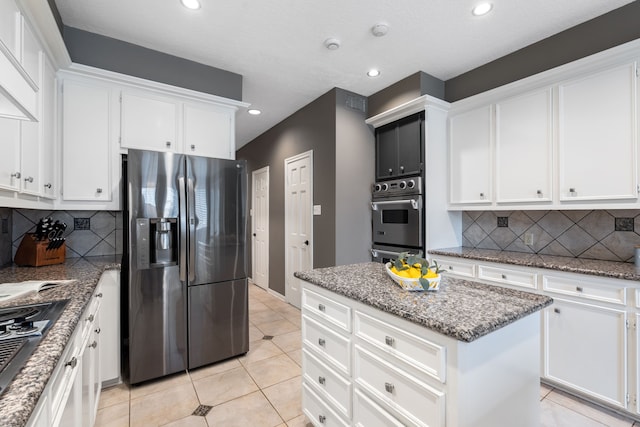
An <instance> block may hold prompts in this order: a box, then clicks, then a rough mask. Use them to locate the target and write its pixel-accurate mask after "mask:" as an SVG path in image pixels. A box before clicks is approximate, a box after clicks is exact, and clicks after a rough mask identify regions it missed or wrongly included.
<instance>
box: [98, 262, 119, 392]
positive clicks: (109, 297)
mask: <svg viewBox="0 0 640 427" xmlns="http://www.w3.org/2000/svg"><path fill="white" fill-rule="evenodd" d="M98 286H99V287H100V293H102V304H101V305H100V330H101V332H100V376H101V378H100V379H101V381H102V383H103V384H105V385H110V384H115V383H117V382H118V380H119V379H120V357H119V354H120V273H119V272H118V271H115V270H109V271H105V272H104V273H102V277H100V284H99V285H98Z"/></svg>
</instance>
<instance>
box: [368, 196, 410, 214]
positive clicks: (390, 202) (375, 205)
mask: <svg viewBox="0 0 640 427" xmlns="http://www.w3.org/2000/svg"><path fill="white" fill-rule="evenodd" d="M420 202H421V200H420V199H417V200H416V199H408V200H388V201H384V202H371V209H372V210H374V211H377V210H378V206H379V205H407V204H410V205H411V208H413V209H416V210H418V209H420V208H421V207H422V206H421V205H422V203H420Z"/></svg>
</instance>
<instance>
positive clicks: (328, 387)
mask: <svg viewBox="0 0 640 427" xmlns="http://www.w3.org/2000/svg"><path fill="white" fill-rule="evenodd" d="M302 366H304V369H303V372H304V380H305V381H307V382H308V383H309V385H310V386H312V388H314V389H315V391H317V392H318V394H319V395H320V396H322V398H323V400H329V401H330V402H331V404H332V405H333V406H335V407H336V408H337V409H338V410H339V411H340V412H341V413H342V415H344V416H345V417H347V418H351V383H350V382H349V381H347V380H345V379H344V378H343V377H342V376H341V375H340V374H338V373H337V372H336V371H334V370H333V369H331V368H329V367H328V366H327V365H325V364H324V363H322V362H321V361H320V360H319V359H318V358H317V357H315V356H313V355H312V354H311V353H309V351H307V350H303V351H302Z"/></svg>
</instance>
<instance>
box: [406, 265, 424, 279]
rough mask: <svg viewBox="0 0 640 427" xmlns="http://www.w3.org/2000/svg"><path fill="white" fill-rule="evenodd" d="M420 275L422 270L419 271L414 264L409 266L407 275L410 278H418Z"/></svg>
mask: <svg viewBox="0 0 640 427" xmlns="http://www.w3.org/2000/svg"><path fill="white" fill-rule="evenodd" d="M418 265H420V264H418ZM421 275H422V272H421V271H420V268H416V267H415V266H414V267H411V268H410V269H409V277H410V278H412V279H418V278H420V276H421Z"/></svg>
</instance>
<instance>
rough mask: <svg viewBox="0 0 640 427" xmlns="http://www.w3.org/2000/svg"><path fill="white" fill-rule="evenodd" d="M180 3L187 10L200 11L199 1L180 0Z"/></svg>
mask: <svg viewBox="0 0 640 427" xmlns="http://www.w3.org/2000/svg"><path fill="white" fill-rule="evenodd" d="M180 3H182V5H183V6H184V7H186V8H187V9H193V10H196V9H200V1H199V0H180Z"/></svg>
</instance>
